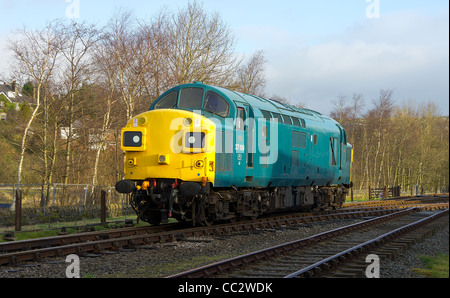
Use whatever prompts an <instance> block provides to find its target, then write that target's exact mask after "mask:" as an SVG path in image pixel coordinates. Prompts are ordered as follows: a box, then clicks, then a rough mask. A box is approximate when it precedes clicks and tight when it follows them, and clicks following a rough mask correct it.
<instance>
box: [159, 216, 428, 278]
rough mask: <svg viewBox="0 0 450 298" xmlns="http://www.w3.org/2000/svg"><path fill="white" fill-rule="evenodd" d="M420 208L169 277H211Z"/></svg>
mask: <svg viewBox="0 0 450 298" xmlns="http://www.w3.org/2000/svg"><path fill="white" fill-rule="evenodd" d="M418 210H420V209H419V208H416V207H413V208H408V209H403V210H401V211H397V212H394V213H391V214H388V215H384V216H380V217H377V218H374V219H370V220H366V221H364V222H361V223H356V224H352V225H349V226H346V227H342V228H338V229H334V230H331V231H327V232H323V233H320V234H317V235H314V236H311V237H307V238H304V239H301V240H296V241H292V242H289V243H285V244H281V245H277V246H274V247H271V248H267V249H263V250H259V251H256V252H252V253H248V254H245V255H242V256H238V257H235V258H231V259H228V260H224V261H221V262H217V263H214V264H210V265H207V266H203V267H200V268H195V269H192V270H189V271H186V272H182V273H179V274H175V275H171V276H168V277H167V278H202V277H210V276H212V275H215V274H221V273H223V272H226V271H227V270H230V269H235V268H237V267H240V266H243V265H245V264H249V263H252V262H255V261H258V260H261V259H265V258H267V257H271V256H276V255H279V254H280V253H283V252H286V251H290V250H293V249H298V248H302V247H306V246H310V245H312V244H315V243H318V242H320V241H324V240H326V239H329V238H332V237H336V236H338V235H343V234H346V233H349V232H352V231H356V230H359V229H363V228H366V227H369V226H371V225H375V224H378V223H381V222H384V221H388V220H391V219H393V218H397V217H400V216H405V215H408V214H411V213H413V212H416V211H418Z"/></svg>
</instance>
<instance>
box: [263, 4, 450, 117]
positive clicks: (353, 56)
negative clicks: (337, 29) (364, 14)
mask: <svg viewBox="0 0 450 298" xmlns="http://www.w3.org/2000/svg"><path fill="white" fill-rule="evenodd" d="M266 55H267V58H268V61H269V62H268V66H267V73H266V74H267V82H268V84H267V93H268V95H272V94H278V95H280V96H283V97H287V98H289V99H290V100H291V101H292V102H293V103H296V102H298V101H300V102H303V103H306V104H307V106H308V107H309V108H311V109H316V110H318V111H319V112H322V113H324V114H329V113H330V111H331V110H332V106H331V100H332V99H335V98H336V97H337V96H338V95H340V94H351V93H353V92H362V93H363V94H364V95H365V97H366V101H367V103H368V106H370V102H371V100H372V99H373V98H375V97H376V95H377V93H378V91H379V89H382V88H384V89H386V88H393V89H394V90H395V92H394V96H395V98H397V99H398V100H397V103H398V104H401V103H402V101H403V100H412V101H416V102H419V101H428V100H430V99H431V100H434V101H435V102H436V103H437V104H438V106H439V107H440V108H441V110H442V111H443V112H442V113H443V114H445V115H448V97H449V91H448V89H449V87H448V69H449V67H448V65H449V58H448V55H449V47H448V13H445V14H441V15H439V16H433V17H431V16H423V15H418V14H413V13H399V14H395V15H394V14H392V15H384V16H383V15H382V18H381V19H376V20H368V21H366V22H365V23H362V24H355V26H353V27H351V28H349V29H348V30H347V31H346V32H342V33H340V34H336V35H334V36H329V37H327V38H325V39H324V40H323V41H322V42H321V43H317V44H313V45H302V44H299V43H295V41H294V40H291V42H290V43H289V44H284V45H280V44H279V45H278V47H271V48H270V50H268V51H266Z"/></svg>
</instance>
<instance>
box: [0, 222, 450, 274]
mask: <svg viewBox="0 0 450 298" xmlns="http://www.w3.org/2000/svg"><path fill="white" fill-rule="evenodd" d="M356 222H359V220H333V221H325V222H319V223H311V224H303V225H302V226H301V227H292V228H291V227H289V228H279V229H266V230H261V231H256V232H250V233H240V234H234V235H230V236H220V237H212V236H209V237H195V238H189V239H188V241H178V242H172V243H158V244H155V245H151V246H146V247H142V248H140V249H137V250H134V251H132V250H129V251H122V252H118V253H114V254H102V255H101V254H99V255H91V257H81V258H80V276H81V277H95V278H155V277H165V276H168V275H172V274H176V273H179V272H183V271H186V270H189V269H192V268H195V267H199V266H202V265H206V264H210V263H214V262H217V261H220V260H224V259H228V258H231V257H234V256H237V255H241V254H245V253H249V252H252V251H256V250H260V249H263V248H267V247H271V246H275V245H278V244H282V243H286V242H290V241H294V240H298V239H302V238H305V237H308V236H311V235H314V234H318V233H321V232H324V231H327V230H331V229H336V228H339V227H343V226H347V225H350V224H353V223H356ZM448 250H449V226H448V225H446V227H445V228H443V229H441V230H440V231H439V232H438V233H436V234H435V235H433V236H432V237H430V238H428V239H426V240H425V241H424V242H421V243H418V244H415V245H414V246H413V247H412V248H411V249H410V250H408V251H406V252H404V253H402V255H401V256H399V257H397V258H395V259H394V260H391V261H389V263H386V264H380V265H381V266H380V268H381V270H380V273H381V277H382V278H420V277H421V276H419V275H417V274H416V273H414V272H413V271H412V270H411V269H412V268H423V267H424V265H423V263H422V262H421V261H420V259H419V256H421V255H437V254H448ZM48 261H51V262H52V263H49V262H48ZM69 265H70V263H66V262H65V258H53V259H48V260H44V261H43V262H40V263H29V264H27V266H25V267H23V266H20V267H0V278H66V269H67V268H68V266H69Z"/></svg>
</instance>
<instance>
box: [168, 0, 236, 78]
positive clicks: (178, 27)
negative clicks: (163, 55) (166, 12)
mask: <svg viewBox="0 0 450 298" xmlns="http://www.w3.org/2000/svg"><path fill="white" fill-rule="evenodd" d="M166 32H167V36H168V37H169V39H170V43H171V44H170V48H169V49H170V51H169V52H168V62H169V64H168V65H167V67H169V68H170V72H171V76H172V77H173V79H174V81H175V82H176V84H185V83H192V82H193V81H195V80H199V81H206V82H207V83H209V84H216V85H222V86H226V85H229V84H231V83H232V82H231V81H230V79H231V78H232V77H233V75H234V74H235V72H236V69H237V67H238V65H239V63H240V61H239V59H238V58H237V57H236V55H235V53H234V48H235V45H236V40H235V38H234V36H233V35H232V33H231V30H230V29H229V28H228V26H227V25H226V24H225V23H224V22H223V21H222V20H221V18H220V16H219V14H218V13H214V14H208V13H206V12H205V11H204V10H203V8H202V6H201V5H200V4H198V2H196V1H194V2H190V3H189V4H188V6H187V8H186V9H184V10H180V11H178V13H177V14H176V15H174V16H173V18H172V19H171V20H170V22H169V23H168V26H167V28H166Z"/></svg>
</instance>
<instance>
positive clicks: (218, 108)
mask: <svg viewBox="0 0 450 298" xmlns="http://www.w3.org/2000/svg"><path fill="white" fill-rule="evenodd" d="M205 110H206V111H208V112H210V113H213V114H216V115H218V116H220V117H222V118H226V117H227V116H228V114H229V111H230V105H229V104H228V102H227V101H226V100H225V99H223V98H222V96H220V95H219V94H217V93H215V92H212V91H208V92H207V93H206V96H205Z"/></svg>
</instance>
